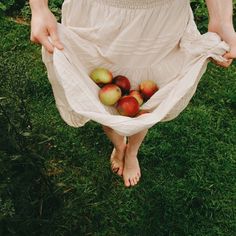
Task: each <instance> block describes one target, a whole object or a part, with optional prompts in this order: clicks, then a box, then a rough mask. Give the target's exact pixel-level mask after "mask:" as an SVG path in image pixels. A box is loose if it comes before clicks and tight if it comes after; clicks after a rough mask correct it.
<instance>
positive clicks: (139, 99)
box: [129, 90, 143, 106]
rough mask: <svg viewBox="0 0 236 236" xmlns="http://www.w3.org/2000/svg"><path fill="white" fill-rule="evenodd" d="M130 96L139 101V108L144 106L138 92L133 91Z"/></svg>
mask: <svg viewBox="0 0 236 236" xmlns="http://www.w3.org/2000/svg"><path fill="white" fill-rule="evenodd" d="M129 95H130V96H132V97H134V98H136V99H137V101H138V103H139V106H141V105H142V104H143V97H142V95H141V93H140V92H139V91H138V90H131V91H130V93H129Z"/></svg>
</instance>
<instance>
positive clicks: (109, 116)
mask: <svg viewBox="0 0 236 236" xmlns="http://www.w3.org/2000/svg"><path fill="white" fill-rule="evenodd" d="M58 31H59V36H60V39H61V41H62V43H63V44H64V47H65V48H64V50H62V51H60V50H57V49H55V51H54V53H53V55H51V54H49V53H47V52H46V50H45V49H44V48H43V50H42V55H43V61H44V63H45V65H46V67H47V71H48V77H49V80H50V83H51V85H52V89H53V93H54V97H55V101H56V106H57V108H58V110H59V112H60V115H61V117H62V118H63V120H64V121H65V122H66V123H67V124H68V125H70V126H73V127H80V126H83V125H84V124H85V123H86V122H88V121H89V120H93V121H96V122H98V123H100V124H103V125H106V126H109V127H111V128H113V129H114V130H116V131H117V132H118V133H119V134H121V135H126V136H130V135H133V134H135V133H137V132H139V131H141V130H143V129H146V128H150V127H152V126H153V125H155V124H156V123H158V122H163V121H169V120H172V119H174V118H175V117H177V116H178V115H179V113H180V112H181V111H183V110H184V108H185V107H186V106H187V105H188V103H189V101H190V99H191V98H192V96H193V95H194V93H195V91H196V88H197V85H198V83H199V80H200V78H201V76H202V75H203V73H204V72H205V70H206V67H207V63H208V62H209V58H210V57H212V58H214V59H216V60H218V61H223V60H224V58H223V57H222V55H223V54H224V53H225V52H226V51H228V50H229V46H228V45H227V44H226V43H225V42H223V41H221V39H220V37H219V36H218V35H217V34H215V33H209V32H208V33H206V34H203V35H201V34H200V33H199V31H198V30H197V27H196V25H195V22H194V18H193V13H192V10H191V7H190V2H189V0H65V1H64V4H63V7H62V23H61V24H58ZM96 67H105V68H107V69H109V70H110V71H111V72H112V73H113V75H114V76H116V75H119V74H121V75H125V76H127V77H128V78H129V79H130V81H131V88H132V89H137V88H138V84H139V83H140V82H141V81H142V80H146V79H151V80H154V81H156V83H157V85H158V86H159V87H160V89H159V91H157V92H156V93H155V94H154V95H153V96H152V97H151V99H149V100H148V101H147V102H146V103H145V104H144V105H143V106H142V107H141V109H148V110H150V111H151V112H150V113H147V114H143V115H141V116H139V117H136V118H130V117H126V116H120V115H119V114H118V113H117V111H116V109H115V108H113V107H107V106H104V105H103V104H102V103H101V102H100V101H99V99H98V91H99V89H100V88H99V87H98V86H97V85H96V84H95V83H94V82H93V81H92V80H91V79H90V77H89V73H90V72H91V70H93V69H94V68H96Z"/></svg>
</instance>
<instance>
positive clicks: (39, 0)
mask: <svg viewBox="0 0 236 236" xmlns="http://www.w3.org/2000/svg"><path fill="white" fill-rule="evenodd" d="M29 4H30V8H31V11H32V13H33V12H40V11H43V10H45V9H48V0H30V1H29Z"/></svg>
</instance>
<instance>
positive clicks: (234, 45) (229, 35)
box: [209, 25, 236, 68]
mask: <svg viewBox="0 0 236 236" xmlns="http://www.w3.org/2000/svg"><path fill="white" fill-rule="evenodd" d="M209 31H213V32H216V30H215V29H213V30H212V29H211V28H209ZM216 33H218V34H219V36H220V37H221V39H222V40H223V41H225V42H226V43H227V44H229V46H230V51H229V52H227V53H225V54H224V55H223V57H224V58H225V59H227V60H228V61H226V62H220V61H216V60H214V59H211V61H212V62H213V63H214V64H216V65H218V66H221V67H224V68H227V67H229V66H230V65H231V64H232V62H233V59H235V58H236V33H235V31H234V28H233V26H232V25H223V26H222V27H221V29H220V30H217V32H216Z"/></svg>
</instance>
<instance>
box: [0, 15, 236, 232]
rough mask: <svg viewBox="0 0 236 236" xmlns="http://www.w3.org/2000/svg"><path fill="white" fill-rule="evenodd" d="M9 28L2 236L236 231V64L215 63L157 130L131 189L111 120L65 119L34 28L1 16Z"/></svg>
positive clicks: (2, 55) (1, 94)
mask: <svg viewBox="0 0 236 236" xmlns="http://www.w3.org/2000/svg"><path fill="white" fill-rule="evenodd" d="M0 34H1V37H0V45H1V46H0V59H1V64H0V133H1V136H0V235H1V236H8V235H9V236H10V235H16V236H26V235H29V236H62V235H63V236H80V235H82V236H83V235H94V236H103V235H107V236H116V235H117V236H126V235H127V236H129V235H130V236H134V235H135V236H139V235H140V236H145V235H147V236H154V235H157V236H231V235H233V234H234V233H235V231H236V219H235V214H236V211H235V210H236V207H235V202H236V186H235V182H236V178H235V177H236V176H235V159H236V116H235V115H236V84H235V78H236V65H235V63H234V65H232V66H231V67H230V68H229V69H222V68H219V67H216V66H215V65H213V64H209V66H208V70H207V72H206V73H205V75H204V76H203V78H202V79H201V82H200V84H199V87H198V90H197V92H196V94H195V95H194V97H193V99H192V100H191V102H190V104H189V106H188V107H187V108H186V109H185V110H184V112H182V113H181V114H180V115H179V116H178V117H177V118H176V119H175V120H173V121H170V122H165V123H159V124H157V125H155V126H154V127H153V128H152V129H150V131H149V133H148V135H147V137H146V139H145V141H144V143H143V146H142V147H141V149H140V153H139V161H140V166H141V170H142V178H141V181H140V183H139V184H138V185H137V186H135V187H133V188H126V187H125V186H124V184H123V181H122V179H121V178H120V177H119V176H116V175H114V174H113V173H112V172H111V170H110V164H109V155H110V153H111V151H112V145H111V143H110V142H109V141H108V140H107V138H106V137H105V135H104V134H103V132H102V128H101V126H100V125H99V124H97V123H94V122H89V123H87V124H86V125H85V126H84V127H81V128H72V127H69V126H68V125H66V124H65V123H64V122H63V120H62V119H61V118H60V116H59V113H58V111H57V109H56V107H55V103H54V98H53V94H52V90H51V86H50V83H49V82H48V79H47V74H46V70H45V67H44V65H43V63H42V61H41V52H40V47H39V46H36V45H33V44H31V43H30V41H29V26H28V25H23V24H17V23H16V22H14V21H13V20H11V19H9V18H1V19H0Z"/></svg>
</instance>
